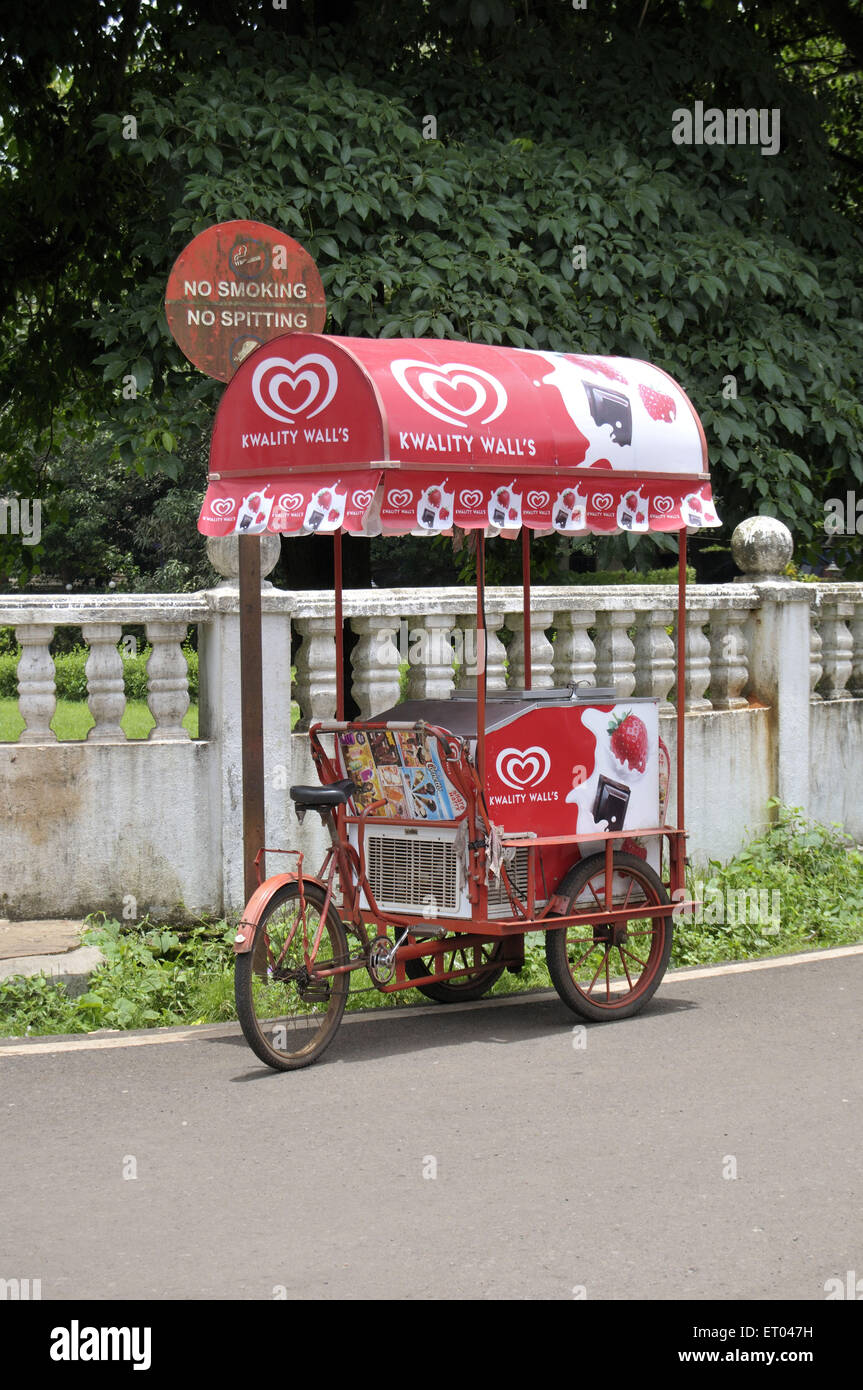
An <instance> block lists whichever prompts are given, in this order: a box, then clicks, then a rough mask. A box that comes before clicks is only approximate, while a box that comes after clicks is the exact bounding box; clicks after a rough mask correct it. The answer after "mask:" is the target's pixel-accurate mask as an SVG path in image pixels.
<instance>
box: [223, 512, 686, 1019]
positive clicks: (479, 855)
mask: <svg viewBox="0 0 863 1390" xmlns="http://www.w3.org/2000/svg"><path fill="white" fill-rule="evenodd" d="M484 540H485V538H484V534H483V532H482V531H479V532H477V539H476V566H477V583H476V589H477V742H476V765H475V766H474V765H473V764H472V763H471V761H470V759H469V757H468V752H467V745H466V743H465V742H464V741H463V740H462V739H459V738H456V737H455V736H454V735H453V734H451V733H450V732H449V731H448V730H446V729H443V728H440V727H437V726H434V725H431V724H427V723H423V722H421V723H409V722H398V721H389V722H387V721H375V720H354V721H345V720H344V713H343V711H344V653H343V642H342V633H343V618H342V550H341V535H340V533H338V532H337V533H336V534H335V538H334V570H335V574H334V578H335V627H336V679H337V686H338V692H337V702H336V708H337V718H336V720H335V721H318V722H317V723H315V724H313V725H312V727H311V728H310V730H309V737H310V740H311V751H312V757H313V759H314V762H315V766H316V768H317V771H318V775H319V777H320V780H321V783H322V785H324V786H327V785H330V784H332V783H334V782H337V781H339V780H340V778H341V770H340V768H339V766H338V765H337V763H336V761H335V754H334V756H333V757H330V756H329V755H328V754H327V752H326V751H325V749H324V747H323V745H322V743H321V736H322V735H327V734H333V735H336V734H338V733H339V732H344V731H349V730H352V729H357V730H363V731H368V730H370V729H372V730H373V729H390V730H401V731H406V730H413V731H415V732H418V733H421V734H422V735H423V736H424V737H427V738H434V739H436V740H437V741H438V743H439V745H440V748H441V753H442V755H443V757H444V759H445V761H446V765H447V774H448V776H449V777H450V778H451V780H452V782H453V785H454V786H455V787H456V789H457V790H458V791H459V792H460V793H461V795H462V796H463V797H464V799H465V802H466V810H465V811H464V812H463V814H462V815H461V816H459V817H458V818H457V819H458V820H465V819H466V820H467V822H468V827H469V855H468V870H467V886H468V896H469V900H470V903H471V917H470V919H469V920H466V919H464V918H454V917H449V918H448V917H445V916H441V917H435V919H434V929H433V930H434V935H431V934H430V931H429V922H428V920H427V919H426V918H424V917H423V916H422V915H421V914H419V913H405V912H390V911H387V912H384V911H383V910H382V909H381V908H380V907H379V905H378V904H377V902H376V900H375V897H374V893H373V891H372V888H371V885H370V883H369V880H368V876H367V874H366V865H365V829H366V824H367V821H368V818H369V816H370V815H371V814H372V813H373V812H374V811H375V810H376V809H378V808H379V807H380V806H381V805H382V804H383V803H382V802H374V803H372V804H371V805H370V806H367V807H365V808H364V809H363V810H362V811H361V812H360V813H359V814H357V815H352V814H349V813H348V812H347V810H346V809H345V807H344V806H341V807H338V808H335V810H333V811H331V812H328V813H327V814H326V815H325V816H324V820H325V823H327V824H328V827H329V830H330V837H331V843H330V847H329V849H328V850H327V852H326V854H325V856H324V860H323V863H322V865H321V867H320V869H319V870H318V872H317V874H315V875H311V876H308V875H304V873H303V854H302V853H301V852H300V851H296V850H287V851H285V850H276V851H274V850H267V849H263V848H262V849H261V850H259V852H258V855H257V858H256V859H255V861H254V863H255V870H256V873H257V876H258V881H259V883H260V864H261V861H262V859H263V856H264V855H265V854H267V853H287V854H294V855H296V857H297V867H296V871H295V872H292V873H287V874H280V875H277V876H276V877H275V878H273V879H267V880H266V881H265V882H264V883H261V884H260V887H258V888H257V889H256V891H255V893H254V894H253V895H252V897H251V900H250V901H249V904H248V906H247V909H246V912H245V913H244V917H243V921H242V922H241V923H240V929H239V931H238V934H237V938H236V941H235V947H234V949H235V951H237V952H238V953H242V952H245V951H250V950H252V949H253V946H254V940H255V929H256V923H257V921H258V920H259V918H260V916H261V915H262V912H263V909H264V907H265V906H266V904H267V903H268V902H269V901H270V898H271V897H272V893H273V892H275V891H277V889H278V888H279V887H281V886H282V885H283V884H285V883H288V882H291V881H295V882H297V884H298V885H299V895H300V905H301V912H300V920H301V921H302V924H303V932H304V948H305V949H304V954H305V958H306V965H307V967H308V968H309V970H310V972H311V974H312V975H313V977H314V978H319V979H325V978H326V977H328V976H331V975H338V974H344V973H347V972H350V971H353V970H357V969H361V968H363V967H364V966H366V964H367V955H368V951H369V947H370V945H371V938H370V935H369V931H368V928H369V927H374V928H375V935H378V934H379V933H380V932H381V931H382V930H384V929H386V928H388V927H393V928H395V929H397V930H401V932H402V933H403V935H404V936H405V939H404V941H403V944H401V945H400V946H399V947H398V950H397V952H396V955H395V971H396V976H395V979H394V980H392V981H391V982H389V983H386V984H378V986H377V987H378V989H380V990H381V991H382V992H384V993H390V992H392V991H394V990H398V989H407V988H414V987H416V986H417V984H424V983H439V982H442V981H446V980H451V979H458V978H460V977H464V976H466V975H471V976H473V975H476V974H479V973H480V972H481V970H482V969H483V968H485V969H488V970H491V969H494V968H496V966H497V965H499V963H500V962H499V960H498V961H495V962H493V963H492V964H489V965H488V966H486V967H482V966H479V967H477V966H473V967H466V968H464V969H458V970H449V971H443V970H440V969H438V968H436V971H435V973H434V974H430V975H428V976H424V977H422V978H419V979H417V978H416V977H413V978H412V977H410V976H408V975H407V973H406V970H405V962H406V961H408V960H411V959H418V958H420V957H422V958H424V959H426V960H428V961H430V962H433V963H434V965H435V967H437V966H438V965H439V964H441V965H442V963H443V958H444V956H446V955H447V954H450V953H451V952H454V951H455V950H464V951H467V950H469V949H471V948H473V947H475V946H480V945H486V944H489V943H491V942H494V941H502V942H506V941H508V940H512V939H513V938H517V937H519V936H522V937H523V936H524V934H525V933H526V932H528V931H534V930H537V929H541V930H552V929H554V930H557V929H565V928H567V927H570V926H574V927H580V926H584V927H590V926H592V925H593V924H595V923H596V922H597V920H598V917H599V918H601V921H602V923H603V924H605V923H611V924H613V923H615V922H617V921H622V920H626V921H631V920H633V919H637V918H649V917H654V918H655V917H657V916H666V915H667V913H668V912H670V911H671V908H668V909H667V910H666V911H661V912H660V911H658V905H657V904H656V903H647V904H645V905H643V906H641V907H632V906H630V905H629V904H628V903H624V904H623V905H622V906H618V907H615V906H614V905H613V880H614V874H615V867H614V848H615V844H616V843H617V842H618V841H621V842H622V841H624V840H626V839H628V838H631V837H632V834H633V831H632V830H620V831H611V832H598V831H592V832H589V833H586V834H582V835H579V834H571V833H567V834H562V835H540V836H529V837H528V836H515V835H507V836H506V844H507V846H508V847H515V848H526V849H527V850H528V876H527V879H528V881H527V892H526V895H525V897H524V898H522V897H520V896H519V894H518V892H517V891H516V889H515V886H514V885H513V883H512V881H511V880H510V877H509V874H508V873H507V871H506V867H505V866H502V878H503V882H504V885H505V888H506V891H507V894H508V896H509V900H510V907H511V909H512V915H511V916H509V917H494V918H490V917H489V916H488V888H487V884H486V868H485V858H486V855H485V845H486V842H487V836H488V834H489V833H490V831H491V817H490V815H489V811H488V808H487V806H486V802H485V792H484V788H485V772H486V730H485V723H486V652H487V640H486V625H485V544H484ZM522 560H523V575H524V650H525V661H524V668H525V687H526V688H527V689H531V688H532V670H531V652H530V647H531V625H530V539H529V535H528V533H527V531H526V530H524V531H523V537H522ZM685 662H686V532H685V530H681V532H680V536H679V554H678V622H677V711H676V719H677V747H676V763H677V784H676V785H677V825H676V826H665V825H662V826H654V827H649V828H647V829H641V828H639V829H638V831H637V834H638V837H639V838H650V837H655V836H660V837H661V838H662V840H663V841H665V842H667V845H668V878H667V882H666V887H667V888H668V889H669V891H670V894H671V898H672V903H673V905H674V910H675V911H678V912H679V911H681V910H683V909H686V908H689V907H692V906H694V905H695V904H694V903H691V902H689V901H688V900H686V898H685V891H684V892H681V890H684V888H685V863H686V848H685V842H686V831H685V829H684V828H683V806H684V739H685ZM386 824H387V826H388V827H392V826H397V825H405V826H414V825H416V824H417V822H416V821H413V820H407V819H404V818H400V817H387V819H386ZM350 826H356V828H357V845H356V847H354V846H353V845H352V844H351V843H350V841H349V839H348V834H347V831H348V827H350ZM600 839H601V840H603V841H604V846H605V849H604V853H605V893H606V901H605V903H604V904H603V906H602V911H601V914H598V913H597V910H596V908H595V907H594V908H589V909H585V910H584V911H581V912H575V913H567V912H566V910H565V909H566V903H565V902H564V901H562V900H561V899H560V898H559V897H558V896H557V893H556V889H557V887H558V886H559V885H558V884H553V885H551V889H550V891H549V887H548V885H544V887H545V901H544V906H543V907H542V909H541V910H540V911H537V906H536V897H537V894H536V875H537V867H538V865H537V859H538V857H539V864H540V866H541V865H542V856H541V851H542V849H543V848H544V847H547V846H557V845H570V846H572V848H573V849H574V850H575V851H577V850H578V846H579V845H580V844H582V843H585V842H591V843H594V844H595V843H596V841H597V840H600ZM661 859H662V856H661ZM576 862H577V857H576V858H574V859H573V864H575V863H576ZM567 872H568V871H567ZM308 881H313V882H315V883H317V884H318V885H319V887H320V888H321V889H322V891H323V892H324V894H325V898H324V908H323V911H322V912H321V914H320V924H319V927H318V930H317V933H316V939H315V940H314V942H312V943H309V941H308V937H307V935H306V923H305V906H304V904H305V897H304V889H303V885H304V882H308ZM337 882H338V887H339V890H340V892H341V895H342V906H341V909H340V915H341V916H342V919H343V921H344V922H345V924H346V926H347V925H349V929H350V930H351V931H352V932H353V933H354V935H356V936H357V937H358V939H359V941H360V943H361V947H362V952H361V954H359V955H357V956H355V957H352V958H351V959H350V960H349V962H348V963H347V964H344V965H339V966H334V967H326V968H317V969H315V967H314V960H315V956H316V952H317V949H318V946H319V944H320V938H321V933H322V931H323V922H324V920H325V918H326V914H327V910H328V908H329V905H330V903H331V901H332V896H333V892H334V889H335V886H336V883H337ZM363 898H365V902H366V903H367V906H365V907H364V906H363V905H362V900H363Z"/></svg>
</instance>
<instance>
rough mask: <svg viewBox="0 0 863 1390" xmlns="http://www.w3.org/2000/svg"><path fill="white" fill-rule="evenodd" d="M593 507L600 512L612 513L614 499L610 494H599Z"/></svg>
mask: <svg viewBox="0 0 863 1390" xmlns="http://www.w3.org/2000/svg"><path fill="white" fill-rule="evenodd" d="M593 505H594V506H595V507H596V510H597V511H598V512H610V511H611V509H612V507H613V506H614V498H613V497H612V495H611V493H610V492H597V493H595V494H594V498H593Z"/></svg>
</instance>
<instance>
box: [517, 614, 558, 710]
mask: <svg viewBox="0 0 863 1390" xmlns="http://www.w3.org/2000/svg"><path fill="white" fill-rule="evenodd" d="M553 618H554V613H553V612H552V611H551V609H547V610H546V609H543V608H532V609H531V613H530V685H531V689H532V690H547V689H549V687H551V686H553V685H554V647H553V646H552V645H551V643H550V642H549V640H548V638H547V637H546V635H545V629H546V628H547V627H551V623H552V619H553ZM506 625H507V627H508V628H509V630H510V632H511V633H512V641H511V642H510V644H509V647H508V649H507V658H508V663H509V675H508V677H507V682H506V683H507V685H508V686H509V687H510V689H514V690H523V689H524V686H525V664H524V653H525V646H524V609H521V608H520V609H519V610H518V611H517V612H512V613H510V612H509V611H507V614H506Z"/></svg>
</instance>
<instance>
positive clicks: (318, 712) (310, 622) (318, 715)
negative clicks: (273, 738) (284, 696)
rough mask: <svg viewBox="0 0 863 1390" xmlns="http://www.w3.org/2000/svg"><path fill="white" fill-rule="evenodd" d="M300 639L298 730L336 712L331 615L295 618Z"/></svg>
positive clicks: (296, 696)
mask: <svg viewBox="0 0 863 1390" xmlns="http://www.w3.org/2000/svg"><path fill="white" fill-rule="evenodd" d="M294 627H296V629H297V631H298V632H300V633H301V635H302V638H303V641H302V644H301V646H300V649H299V651H298V652H297V663H296V664H297V676H296V680H295V682H294V689H293V696H294V699H295V700H296V701H297V703H298V704H299V706H300V710H301V712H302V713H301V717H300V722H299V724H298V725H297V727H298V728H299V729H308V727H309V725H310V724H312V723H314V721H315V720H317V719H333V718H335V713H336V697H337V688H336V638H335V627H334V622H333V618H332V617H326V618H295V619H294Z"/></svg>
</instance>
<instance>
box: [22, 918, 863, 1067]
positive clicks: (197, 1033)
mask: <svg viewBox="0 0 863 1390" xmlns="http://www.w3.org/2000/svg"><path fill="white" fill-rule="evenodd" d="M861 955H863V945H859V946H834V947H831V949H830V950H827V951H818V950H815V951H804V952H802V953H801V954H800V955H796V956H772V957H770V958H769V959H767V960H741V961H732V962H731V963H729V964H727V965H709V966H703V967H702V966H696V967H695V968H694V969H693V968H685V969H683V970H672V971H670V972H669V973H668V974H667V975H666V976H665V977H664V979H663V981H662V984H661V985H660V989H663V988H665V987H666V986H667V985H669V984H674V983H678V982H679V983H685V982H686V981H688V980H712V979H715V978H716V977H717V976H721V975H742V974H746V973H748V972H749V971H752V970H778V969H779V968H780V966H785V965H812V964H817V963H818V962H819V961H824V960H839V959H840V958H841V957H843V956H861ZM556 999H557V994H556V993H555V991H554V990H553V989H534V990H531V991H529V992H527V993H525V994H509V995H504V996H503V998H501V999H480V1000H475V1001H473V1002H466V1003H464V1004H447V1005H446V1010H445V1012H446V1014H447V1015H449V1014H452V1013H461V1012H462V1011H463V1010H464V1009H472V1010H474V1011H477V1010H482V1009H502V1008H507V1007H512V1006H513V1005H516V1004H536V1003H537V1002H539V1001H540V1000H547V1001H548V1000H556ZM438 1011H440V1006H439V1005H438V1006H436V1005H434V1004H424V1005H423V1004H418V1005H416V1006H412V1007H410V1008H404V1009H370V1010H369V1012H368V1013H356V1014H346V1015H345V1016H344V1018H343V1019H342V1026H344V1025H345V1024H355V1023H373V1022H376V1021H377V1020H378V1019H394V1018H416V1017H417V1015H418V1014H422V1013H426V1012H429V1013H436V1012H438ZM240 1036H242V1034H241V1030H240V1025H239V1023H228V1024H222V1023H200V1024H190V1025H189V1026H188V1027H186V1028H183V1029H179V1030H171V1029H169V1028H156V1029H153V1030H152V1031H151V1032H149V1033H131V1034H130V1033H122V1032H117V1033H111V1034H109V1035H107V1036H106V1035H102V1036H98V1035H96V1034H93V1033H90V1034H84V1035H82V1036H81V1037H80V1038H75V1037H72V1038H70V1037H68V1036H67V1037H64V1038H63V1040H62V1041H57V1042H31V1043H10V1044H9V1045H8V1046H7V1045H6V1044H5V1043H4V1042H3V1039H2V1038H0V1061H2V1060H3V1058H4V1057H32V1056H45V1054H46V1053H56V1052H92V1051H96V1050H104V1049H106V1048H114V1047H155V1046H157V1045H160V1044H162V1043H187V1042H198V1041H200V1040H202V1039H208V1038H233V1037H240Z"/></svg>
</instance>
